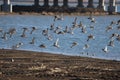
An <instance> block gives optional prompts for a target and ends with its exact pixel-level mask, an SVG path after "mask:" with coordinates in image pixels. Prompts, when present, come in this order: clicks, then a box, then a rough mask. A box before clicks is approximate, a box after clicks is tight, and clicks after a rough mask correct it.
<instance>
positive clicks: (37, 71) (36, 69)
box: [0, 49, 120, 80]
mask: <svg viewBox="0 0 120 80" xmlns="http://www.w3.org/2000/svg"><path fill="white" fill-rule="evenodd" d="M119 79H120V61H113V60H102V59H93V58H87V57H80V56H66V55H62V54H49V53H42V52H32V51H19V50H5V49H2V50H0V80H119Z"/></svg>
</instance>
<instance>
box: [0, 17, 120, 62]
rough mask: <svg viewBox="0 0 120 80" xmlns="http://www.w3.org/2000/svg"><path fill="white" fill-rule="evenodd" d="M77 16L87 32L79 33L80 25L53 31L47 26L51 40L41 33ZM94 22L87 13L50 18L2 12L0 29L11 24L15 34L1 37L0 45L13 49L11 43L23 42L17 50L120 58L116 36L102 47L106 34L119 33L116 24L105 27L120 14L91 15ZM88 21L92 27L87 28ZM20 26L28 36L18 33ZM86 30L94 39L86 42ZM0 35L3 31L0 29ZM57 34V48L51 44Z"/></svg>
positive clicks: (20, 31) (70, 22)
mask: <svg viewBox="0 0 120 80" xmlns="http://www.w3.org/2000/svg"><path fill="white" fill-rule="evenodd" d="M75 17H77V18H78V19H77V23H79V22H80V21H82V23H83V24H84V26H86V29H87V33H82V32H81V29H80V28H77V29H75V30H74V34H73V35H72V34H69V33H66V34H59V35H58V34H56V33H54V32H53V31H50V30H49V34H50V35H51V36H52V38H53V40H51V41H50V40H48V39H47V37H45V36H43V35H42V30H44V29H47V28H50V25H51V24H53V23H54V24H55V27H57V26H61V28H62V30H64V29H65V26H68V27H72V22H73V21H74V18H75ZM94 17H95V19H96V23H91V22H90V20H88V19H87V18H88V16H64V20H63V21H56V22H54V21H53V18H54V17H53V16H42V15H41V16H37V15H1V16H0V29H3V30H4V32H8V30H9V29H10V28H14V27H15V28H16V29H17V31H16V34H14V35H13V36H12V38H9V36H7V37H8V40H3V39H2V38H0V48H5V49H12V46H13V45H16V44H18V43H19V42H22V43H23V44H24V45H22V46H21V47H20V48H18V50H30V51H39V52H50V53H58V54H64V55H77V56H87V57H93V58H102V59H111V60H120V42H119V41H117V40H116V39H115V42H114V44H115V46H114V47H110V46H108V49H109V52H108V53H104V52H103V51H102V49H103V48H104V47H105V46H106V45H107V44H108V42H109V41H110V39H109V37H110V36H111V34H112V33H119V34H120V31H119V30H117V25H113V30H110V31H109V32H106V31H105V29H106V27H107V26H108V25H110V22H111V21H112V20H114V21H117V20H119V19H120V16H94ZM90 25H93V26H94V27H95V29H94V30H91V29H90ZM33 26H35V27H37V30H36V31H35V32H33V34H30V32H31V30H32V29H31V27H33ZM23 27H27V28H28V29H29V30H28V31H27V32H26V35H27V37H26V38H22V37H20V35H21V34H22V32H23V29H22V28H23ZM89 34H94V36H95V40H90V41H88V42H87V36H88V35H89ZM0 36H1V37H2V34H1V33H0ZM33 37H35V38H36V39H35V44H29V43H30V42H31V40H32V38H33ZM57 38H59V45H60V48H56V47H54V46H53V44H54V42H55V41H56V39H57ZM73 42H77V43H78V45H77V46H74V47H73V48H71V45H72V43H73ZM41 44H45V45H46V48H40V47H39V45H41ZM85 44H89V45H90V47H89V48H88V49H85V50H84V49H83V47H84V45H85Z"/></svg>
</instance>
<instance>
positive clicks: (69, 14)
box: [0, 11, 120, 16]
mask: <svg viewBox="0 0 120 80" xmlns="http://www.w3.org/2000/svg"><path fill="white" fill-rule="evenodd" d="M61 14H63V15H65V16H89V15H91V14H92V15H93V16H105V15H120V13H113V14H109V13H108V12H92V13H91V12H86V13H79V12H74V13H73V12H71V13H67V12H62V13H60V12H46V11H43V12H13V13H6V12H0V15H44V16H54V15H61Z"/></svg>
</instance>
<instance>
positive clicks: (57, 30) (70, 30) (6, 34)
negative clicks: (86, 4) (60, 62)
mask: <svg viewBox="0 0 120 80" xmlns="http://www.w3.org/2000/svg"><path fill="white" fill-rule="evenodd" d="M61 20H62V21H64V16H63V15H55V16H54V18H53V23H52V24H51V25H50V26H48V28H46V29H43V30H42V32H41V33H40V34H41V35H43V36H44V37H45V38H46V39H48V40H50V41H52V40H53V35H51V32H53V33H54V34H57V35H60V34H61V35H65V34H71V35H74V31H75V29H80V30H81V33H82V34H86V33H87V29H86V28H87V27H86V26H85V24H83V22H82V21H80V22H79V23H78V18H77V17H75V18H74V20H73V22H72V23H71V25H72V26H71V27H68V26H65V28H64V29H63V28H62V27H61V26H55V22H56V21H61ZM88 20H89V21H90V23H92V24H95V23H96V19H95V18H94V16H93V15H90V16H89V17H88ZM113 25H116V26H117V29H118V30H120V20H118V21H111V23H110V24H109V26H107V27H106V30H105V31H106V32H109V31H110V30H112V29H113ZM94 28H95V26H93V25H90V29H91V30H94ZM21 30H22V33H21V35H20V37H22V38H23V39H24V38H27V32H28V31H29V32H30V33H29V34H30V35H32V34H34V33H35V31H37V30H39V29H38V27H31V28H28V27H24V28H22V29H21ZM15 35H17V29H16V28H15V27H14V28H10V29H9V30H8V31H4V30H3V29H2V28H0V36H1V39H3V40H9V39H10V38H12V37H13V36H15ZM96 37H97V36H94V34H89V35H88V36H87V40H86V42H89V41H90V40H94V39H95V38H96ZM36 39H37V38H36V36H34V37H33V38H32V39H31V41H29V44H35V43H36ZM59 40H60V38H59V36H58V38H56V40H55V42H53V45H52V46H54V47H56V48H61V45H60V44H59ZM115 40H117V41H120V34H119V33H113V34H112V35H111V36H109V42H108V44H107V45H106V46H105V47H103V48H102V49H101V50H102V51H103V52H105V53H108V52H109V49H108V46H111V47H114V46H115V45H114V41H115ZM61 41H62V40H61ZM22 45H24V43H23V42H19V43H17V44H15V45H12V47H11V48H12V49H17V48H19V47H21V46H22ZM47 45H49V44H47ZM47 45H46V44H40V45H39V47H40V48H47ZM77 45H79V43H78V42H76V41H75V42H72V43H71V44H70V48H73V47H75V46H77ZM89 47H90V45H89V44H88V43H84V47H83V50H85V49H87V48H89Z"/></svg>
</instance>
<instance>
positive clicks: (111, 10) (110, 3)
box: [108, 0, 117, 13]
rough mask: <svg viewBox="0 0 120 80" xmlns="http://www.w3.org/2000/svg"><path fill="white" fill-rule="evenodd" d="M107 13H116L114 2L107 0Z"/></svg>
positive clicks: (113, 0)
mask: <svg viewBox="0 0 120 80" xmlns="http://www.w3.org/2000/svg"><path fill="white" fill-rule="evenodd" d="M108 12H109V13H113V12H117V6H116V5H115V0H109V6H108Z"/></svg>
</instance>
